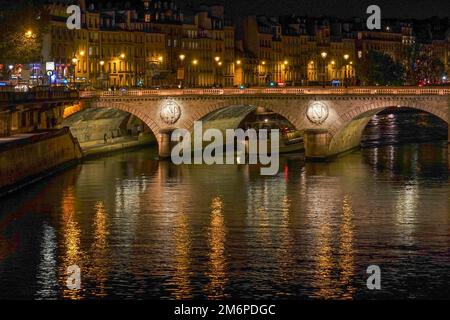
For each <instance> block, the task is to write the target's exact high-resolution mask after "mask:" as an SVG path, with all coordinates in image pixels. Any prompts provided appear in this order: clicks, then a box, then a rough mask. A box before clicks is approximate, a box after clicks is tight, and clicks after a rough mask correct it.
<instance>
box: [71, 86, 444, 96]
mask: <svg viewBox="0 0 450 320" xmlns="http://www.w3.org/2000/svg"><path fill="white" fill-rule="evenodd" d="M281 94H289V95H450V87H445V88H423V87H353V88H319V87H292V88H249V89H237V88H226V89H170V90H146V89H143V90H121V91H81V92H80V97H81V98H92V97H120V96H131V97H139V96H182V95H187V96H188V95H194V96H197V95H199V96H201V95H205V96H222V95H225V96H226V95H281Z"/></svg>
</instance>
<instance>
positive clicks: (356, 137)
mask: <svg viewBox="0 0 450 320" xmlns="http://www.w3.org/2000/svg"><path fill="white" fill-rule="evenodd" d="M396 106H398V105H385V106H382V107H380V106H378V107H374V108H372V109H370V108H369V109H368V110H367V111H365V112H363V113H361V114H359V115H357V116H355V117H354V118H351V117H352V115H354V110H351V111H349V112H347V113H346V114H345V115H343V116H341V118H342V119H343V120H344V121H345V122H344V125H343V126H341V128H340V129H338V130H336V131H335V132H331V141H330V145H329V155H334V154H339V153H342V152H345V151H347V150H350V149H353V148H356V147H359V146H360V144H361V138H362V134H363V132H364V129H365V128H366V126H367V124H368V123H369V122H370V120H371V119H372V117H373V116H375V115H376V114H378V113H380V112H382V111H384V110H386V109H388V108H392V107H396ZM401 107H402V108H410V109H415V110H418V111H424V112H427V113H429V114H432V115H434V116H436V117H438V118H440V119H442V120H443V121H445V122H446V123H448V115H447V113H446V112H442V111H441V110H440V109H436V108H433V107H420V106H414V107H409V106H403V105H401Z"/></svg>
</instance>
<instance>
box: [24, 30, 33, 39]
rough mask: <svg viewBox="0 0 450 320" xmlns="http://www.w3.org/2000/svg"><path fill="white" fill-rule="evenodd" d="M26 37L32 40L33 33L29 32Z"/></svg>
mask: <svg viewBox="0 0 450 320" xmlns="http://www.w3.org/2000/svg"><path fill="white" fill-rule="evenodd" d="M25 36H26V37H27V38H31V37H32V36H33V31H31V30H28V31H27V32H25Z"/></svg>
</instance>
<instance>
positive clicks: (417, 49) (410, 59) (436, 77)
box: [404, 44, 445, 85]
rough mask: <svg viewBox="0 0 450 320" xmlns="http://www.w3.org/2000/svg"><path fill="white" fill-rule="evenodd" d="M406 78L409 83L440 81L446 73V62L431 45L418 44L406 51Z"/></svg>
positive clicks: (433, 82)
mask: <svg viewBox="0 0 450 320" xmlns="http://www.w3.org/2000/svg"><path fill="white" fill-rule="evenodd" d="M404 64H405V69H406V79H407V82H408V84H411V85H417V84H418V83H421V82H422V83H430V84H435V83H439V82H440V80H441V77H442V75H443V74H444V73H445V65H444V63H443V62H442V61H441V60H440V59H439V58H437V57H436V56H435V55H434V54H433V50H432V48H431V47H430V46H426V45H419V44H416V45H414V46H412V47H410V48H408V49H407V51H406V58H405V62H404Z"/></svg>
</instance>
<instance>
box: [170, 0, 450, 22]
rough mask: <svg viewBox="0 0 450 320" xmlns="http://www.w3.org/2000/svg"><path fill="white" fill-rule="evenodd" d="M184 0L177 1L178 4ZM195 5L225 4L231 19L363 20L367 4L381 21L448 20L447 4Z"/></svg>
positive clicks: (339, 0) (224, 0) (269, 0)
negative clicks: (374, 7) (259, 16)
mask: <svg viewBox="0 0 450 320" xmlns="http://www.w3.org/2000/svg"><path fill="white" fill-rule="evenodd" d="M182 2H184V3H186V2H187V0H184V1H182V0H179V3H182ZM193 2H194V3H195V4H200V3H207V4H217V3H221V4H225V6H226V8H227V12H228V13H229V14H231V15H233V16H234V17H237V16H242V15H249V14H266V15H284V14H292V13H296V14H300V15H305V14H307V15H309V16H323V15H330V16H338V17H342V18H348V17H353V16H355V17H366V16H367V15H366V9H367V7H368V6H369V5H371V4H376V5H379V6H380V7H381V14H382V18H383V17H385V18H427V17H431V16H441V17H449V16H450V0H414V1H408V0H193Z"/></svg>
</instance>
